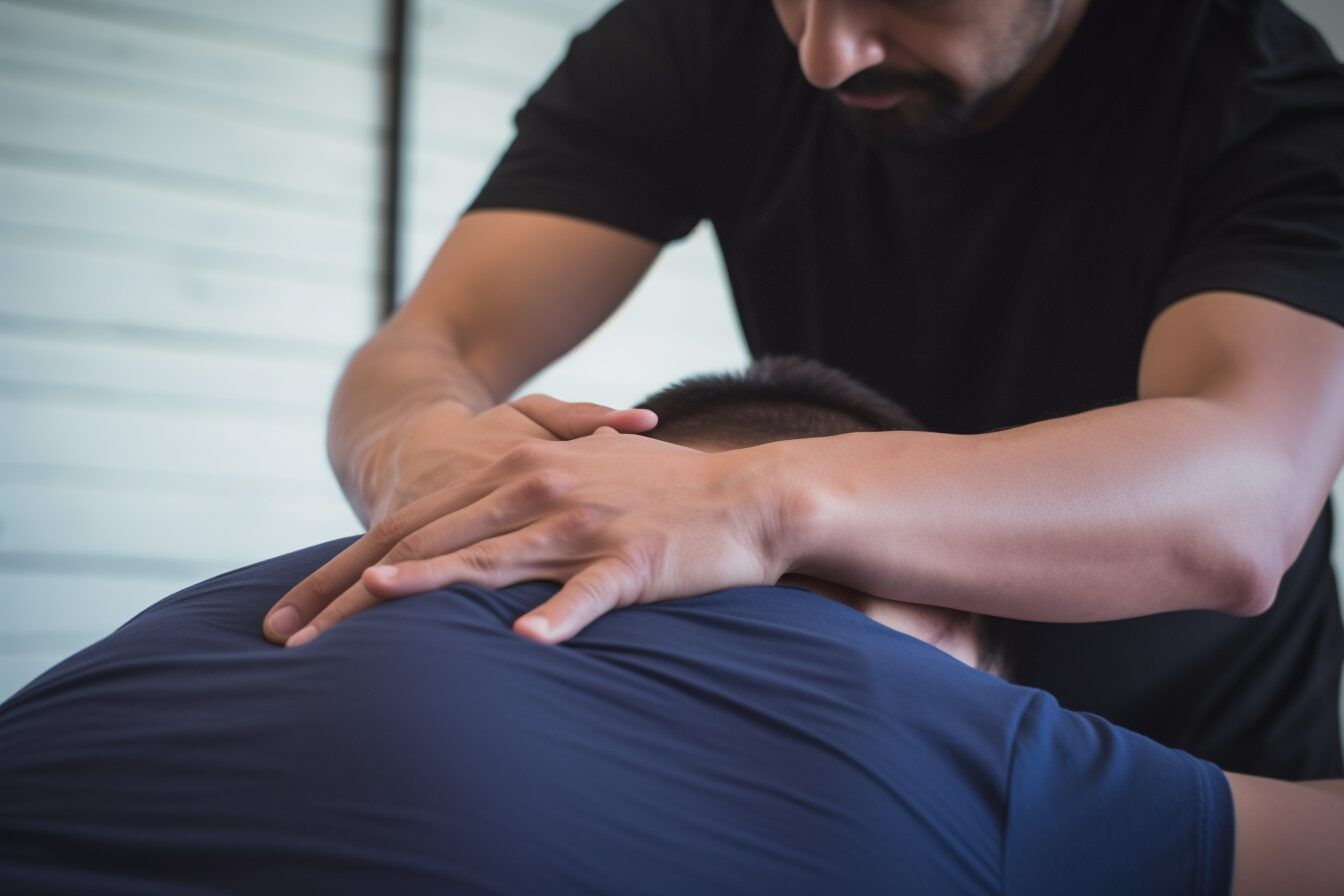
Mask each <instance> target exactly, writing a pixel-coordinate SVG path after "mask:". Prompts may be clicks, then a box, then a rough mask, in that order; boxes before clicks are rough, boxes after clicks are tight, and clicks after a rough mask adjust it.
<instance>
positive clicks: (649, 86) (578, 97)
mask: <svg viewBox="0 0 1344 896" xmlns="http://www.w3.org/2000/svg"><path fill="white" fill-rule="evenodd" d="M705 6H706V3H705V2H704V0H624V2H621V3H619V4H617V5H616V6H614V7H613V8H612V9H610V10H609V11H608V12H607V13H606V14H605V15H603V16H602V17H601V18H600V19H598V21H597V22H596V23H595V24H594V25H593V26H592V27H591V28H589V29H588V30H587V31H584V32H581V33H579V34H578V35H576V36H575V37H574V38H573V40H572V41H571V42H570V45H569V50H568V52H567V53H566V55H565V57H564V59H563V60H562V61H561V62H560V64H559V65H558V66H557V67H556V69H555V70H554V71H553V72H552V73H551V74H550V76H549V77H548V78H547V79H546V81H545V82H544V83H543V84H542V86H541V87H540V88H539V89H538V90H537V91H536V92H535V93H533V94H532V95H531V96H530V97H529V98H528V99H527V101H526V103H525V104H524V105H523V107H522V108H521V109H520V110H519V111H518V112H517V114H516V115H515V116H514V124H515V126H516V135H515V137H514V140H513V142H512V143H511V144H510V145H509V147H508V149H507V150H505V152H504V154H503V156H502V157H501V158H500V160H499V162H498V163H497V165H496V167H495V169H494V171H493V172H492V173H491V175H490V177H489V178H488V180H487V181H486V183H485V185H484V187H482V189H481V190H480V192H479V193H478V195H477V196H476V198H475V199H474V200H473V201H472V202H471V203H470V205H469V206H468V207H467V209H466V211H472V210H476V209H485V208H525V209H532V210H538V211H550V212H556V213H559V214H567V215H573V216H576V217H580V218H584V219H588V220H592V221H596V222H598V223H601V224H606V225H608V226H611V227H616V228H619V229H622V230H626V231H629V232H631V233H634V234H636V235H638V236H643V237H646V238H648V239H651V240H654V241H655V242H659V243H667V242H671V241H673V240H677V239H680V238H682V237H684V236H686V235H687V234H688V233H690V231H691V230H692V229H693V228H694V227H695V225H696V224H697V223H698V222H699V220H700V219H701V218H702V217H704V212H703V210H702V209H703V204H702V202H701V198H700V197H701V194H702V189H701V184H702V180H703V179H702V173H703V171H704V159H703V152H702V146H703V144H704V142H705V133H704V127H703V121H704V120H705V118H706V117H707V116H706V115H705V112H704V103H703V100H704V91H705V83H704V81H705V78H706V66H705V64H704V62H703V60H704V58H705V57H706V56H707V55H708V48H707V46H706V41H707V40H708V33H707V31H708V28H707V26H706V24H705V21H704V15H703V10H704V8H705Z"/></svg>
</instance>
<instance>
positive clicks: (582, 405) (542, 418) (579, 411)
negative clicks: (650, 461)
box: [509, 392, 658, 439]
mask: <svg viewBox="0 0 1344 896" xmlns="http://www.w3.org/2000/svg"><path fill="white" fill-rule="evenodd" d="M509 405H510V406H511V407H513V408H514V409H515V410H517V411H519V412H521V413H522V414H523V415H525V416H526V417H528V418H529V419H531V420H532V422H533V423H535V424H537V425H538V426H540V427H542V428H544V429H547V430H550V432H551V434H552V435H554V436H555V437H556V438H558V439H578V438H582V437H583V436H587V435H592V434H593V431H594V430H596V429H597V428H598V427H599V426H610V427H611V428H612V429H614V430H616V431H617V432H626V433H638V432H645V431H647V430H650V429H652V428H653V427H654V426H656V425H657V424H658V415H657V414H655V413H654V412H653V411H650V410H645V409H643V408H629V409H626V410H616V409H615V408H609V407H607V406H606V405H602V404H593V403H592V402H589V401H561V400H560V399H558V398H553V397H551V396H550V395H543V394H541V393H539V392H538V393H534V394H532V395H524V396H523V397H522V398H518V399H515V400H514V401H511V402H509Z"/></svg>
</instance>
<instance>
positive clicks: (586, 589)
mask: <svg viewBox="0 0 1344 896" xmlns="http://www.w3.org/2000/svg"><path fill="white" fill-rule="evenodd" d="M636 587H637V583H636V580H635V578H634V576H633V575H632V574H631V571H630V568H629V567H628V566H627V565H626V564H624V563H622V562H621V561H619V560H616V559H614V558H608V559H605V560H599V561H597V562H596V563H593V564H592V565H590V566H587V567H585V568H584V569H582V570H580V571H579V572H578V573H576V574H575V575H574V576H572V577H571V578H570V580H569V581H568V582H566V583H565V584H564V587H562V588H561V589H560V590H559V591H557V592H556V593H555V594H554V595H553V596H552V597H551V598H550V600H547V601H546V602H545V603H543V604H541V606H539V607H537V608H536V609H535V610H532V611H531V612H529V613H525V614H523V615H522V616H519V617H518V619H516V620H515V621H514V623H513V630H514V631H515V632H516V633H518V634H519V635H522V636H523V637H525V638H529V639H531V640H533V641H539V642H541V643H542V644H558V643H560V642H561V641H567V640H569V639H570V638H572V637H574V636H575V635H576V634H578V633H579V632H581V631H583V629H584V628H586V627H587V626H588V624H589V623H591V622H592V621H593V620H595V619H597V618H598V617H600V616H602V615H603V614H605V613H608V612H610V611H611V610H614V609H616V608H617V607H622V606H627V605H629V604H632V603H634V602H635V601H636V600H637V599H638V597H639V595H638V593H635V590H636Z"/></svg>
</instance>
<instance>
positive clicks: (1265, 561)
mask: <svg viewBox="0 0 1344 896" xmlns="http://www.w3.org/2000/svg"><path fill="white" fill-rule="evenodd" d="M1287 541H1288V540H1287V539H1285V538H1283V536H1282V534H1281V532H1276V531H1270V529H1269V528H1268V527H1248V529H1247V531H1246V532H1245V533H1244V534H1243V535H1242V537H1240V538H1239V539H1236V540H1234V541H1233V542H1232V544H1231V545H1230V546H1229V549H1228V551H1227V552H1226V553H1224V558H1225V559H1224V563H1223V570H1224V574H1223V575H1222V576H1220V577H1219V579H1220V586H1219V588H1218V591H1219V592H1220V593H1219V594H1218V596H1217V599H1216V600H1215V601H1214V604H1215V606H1214V607H1213V609H1217V610H1221V611H1222V612H1224V613H1227V614H1229V615H1232V616H1242V617H1251V616H1259V615H1261V614H1263V613H1266V612H1268V611H1269V610H1270V609H1271V608H1272V607H1273V606H1274V601H1275V599H1276V598H1277V597H1278V594H1279V585H1280V584H1281V583H1282V581H1283V576H1284V574H1285V573H1286V572H1287V571H1288V567H1289V566H1290V565H1291V564H1292V562H1293V559H1294V556H1295V555H1296V552H1295V551H1290V549H1289V545H1288V544H1287ZM1299 547H1300V545H1299Z"/></svg>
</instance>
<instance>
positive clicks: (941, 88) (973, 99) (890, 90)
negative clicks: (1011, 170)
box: [775, 0, 1060, 147]
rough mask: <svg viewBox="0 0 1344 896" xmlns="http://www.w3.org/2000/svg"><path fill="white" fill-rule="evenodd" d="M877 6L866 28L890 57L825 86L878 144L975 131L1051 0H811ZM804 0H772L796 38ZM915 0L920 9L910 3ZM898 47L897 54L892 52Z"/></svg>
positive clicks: (1053, 10)
mask: <svg viewBox="0 0 1344 896" xmlns="http://www.w3.org/2000/svg"><path fill="white" fill-rule="evenodd" d="M815 2H821V3H825V2H834V3H849V2H854V3H859V4H868V5H870V6H874V5H876V6H877V7H880V8H879V9H878V10H877V12H876V13H875V14H873V15H872V21H873V23H874V24H873V26H872V29H871V30H872V33H873V35H874V36H875V37H877V38H878V39H880V40H882V41H883V42H884V43H885V44H886V45H888V46H891V47H895V48H897V49H896V50H895V51H894V52H893V53H892V54H891V55H892V56H893V57H894V58H899V62H897V61H892V62H884V63H880V64H878V65H874V66H871V67H869V68H866V69H864V70H862V71H859V72H857V73H855V74H854V75H852V76H851V77H849V78H848V79H846V80H845V81H844V82H843V83H841V84H839V85H838V86H836V87H834V88H831V89H826V90H825V93H826V95H827V96H828V97H829V98H830V100H831V101H832V102H834V103H835V105H836V107H837V108H838V110H839V111H840V113H841V116H842V118H843V119H844V120H845V121H846V123H848V124H849V126H850V127H851V128H852V129H853V130H854V132H855V133H856V134H858V135H859V137H860V138H861V139H864V140H865V141H866V142H869V143H872V144H874V145H877V146H884V145H890V146H907V147H908V146H916V147H918V146H937V145H939V144H942V143H946V142H948V141H950V140H954V139H957V138H959V137H963V136H965V135H966V134H968V133H970V132H972V131H974V130H975V129H976V126H977V124H978V123H980V122H981V121H982V120H983V119H985V118H986V117H987V115H988V114H989V113H991V112H992V111H994V110H995V109H996V107H997V106H998V105H999V104H1000V102H1001V101H1002V100H1004V99H1005V94H1007V93H1009V91H1010V90H1011V89H1012V88H1013V87H1014V85H1015V84H1017V83H1018V81H1019V79H1021V77H1022V76H1023V73H1024V72H1026V71H1027V70H1028V69H1029V67H1030V66H1031V65H1032V63H1033V62H1035V61H1037V59H1038V57H1039V56H1040V55H1041V54H1042V52H1043V50H1044V48H1045V45H1046V44H1047V42H1048V41H1049V38H1050V37H1051V36H1052V34H1053V27H1052V26H1053V25H1054V24H1055V23H1056V21H1057V20H1058V18H1059V8H1060V2H1059V0H924V2H923V3H922V4H921V5H918V6H916V5H912V4H909V3H902V4H897V3H892V2H889V0H888V2H886V3H885V4H884V3H883V0H815ZM807 6H808V2H807V0H775V9H776V13H777V15H778V16H779V19H780V23H781V24H782V25H783V26H784V30H785V32H786V33H787V34H788V35H789V38H790V40H792V41H793V43H794V44H795V45H797V44H798V42H799V40H800V38H801V36H802V35H801V31H802V28H803V27H805V21H806V15H805V13H806V11H807V10H806V7H807ZM921 7H922V9H923V11H922V12H921V11H919V9H920V8H921ZM897 54H899V56H897Z"/></svg>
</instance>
